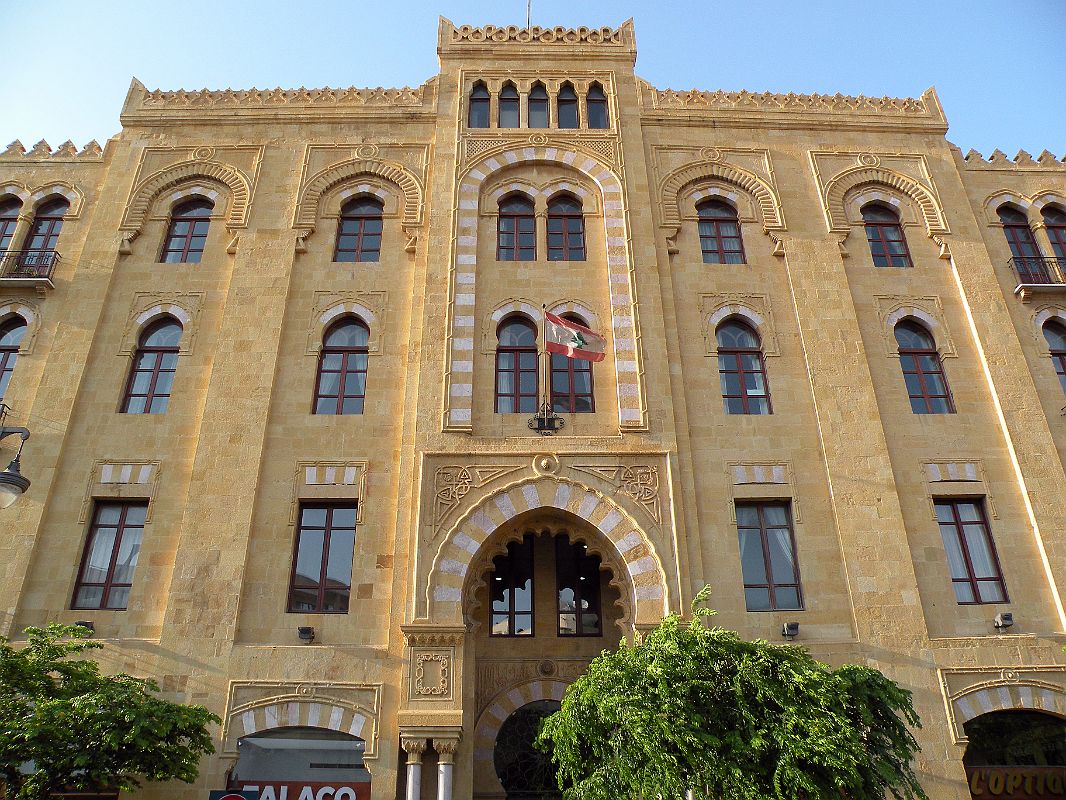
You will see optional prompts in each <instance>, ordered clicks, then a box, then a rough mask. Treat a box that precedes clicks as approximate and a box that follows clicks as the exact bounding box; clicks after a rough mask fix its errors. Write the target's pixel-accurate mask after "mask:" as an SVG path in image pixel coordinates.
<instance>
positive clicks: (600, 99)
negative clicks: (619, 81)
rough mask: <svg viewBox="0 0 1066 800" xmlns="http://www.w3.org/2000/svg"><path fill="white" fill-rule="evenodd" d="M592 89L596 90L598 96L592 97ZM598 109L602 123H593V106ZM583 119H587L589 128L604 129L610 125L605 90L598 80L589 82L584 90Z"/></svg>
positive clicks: (607, 128)
mask: <svg viewBox="0 0 1066 800" xmlns="http://www.w3.org/2000/svg"><path fill="white" fill-rule="evenodd" d="M593 91H598V92H599V96H597V97H593V94H592V93H593ZM594 107H595V108H596V109H598V110H599V111H601V112H602V114H603V125H593V124H592V123H593V121H594V120H595V119H596V116H595V115H594V114H593V108H594ZM585 119H586V120H587V123H588V127H589V130H597V131H605V130H609V129H610V127H611V114H610V111H609V109H608V108H607V92H606V91H604V88H603V86H601V85H600V84H599V83H598V82H593V83H591V84H589V88H588V91H586V92H585Z"/></svg>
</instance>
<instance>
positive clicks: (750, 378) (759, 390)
mask: <svg viewBox="0 0 1066 800" xmlns="http://www.w3.org/2000/svg"><path fill="white" fill-rule="evenodd" d="M744 388H745V390H746V391H747V393H748V394H765V393H766V384H765V383H764V382H763V377H762V374H761V373H758V372H746V373H744Z"/></svg>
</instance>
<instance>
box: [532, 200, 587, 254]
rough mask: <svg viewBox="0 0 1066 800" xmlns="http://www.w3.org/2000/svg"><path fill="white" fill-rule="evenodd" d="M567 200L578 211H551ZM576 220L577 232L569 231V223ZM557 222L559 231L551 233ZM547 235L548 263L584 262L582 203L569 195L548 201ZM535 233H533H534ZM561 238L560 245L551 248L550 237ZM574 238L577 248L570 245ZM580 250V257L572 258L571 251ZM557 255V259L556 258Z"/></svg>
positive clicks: (583, 216)
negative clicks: (559, 227) (576, 207)
mask: <svg viewBox="0 0 1066 800" xmlns="http://www.w3.org/2000/svg"><path fill="white" fill-rule="evenodd" d="M566 200H569V201H571V202H573V203H575V204H576V205H577V206H578V209H579V210H578V211H577V212H573V211H565V212H560V211H556V210H553V206H554V207H555V208H556V209H557V208H558V207H559V204H560V202H562V201H566ZM572 220H577V223H578V230H577V231H572V230H570V228H571V225H570V222H571V221H572ZM555 222H559V223H560V224H561V228H562V229H561V230H558V231H553V230H552V224H553V223H555ZM546 228H547V234H548V242H547V244H548V260H549V261H585V260H586V259H587V257H588V248H587V247H586V241H585V213H584V205H583V204H582V202H581V201H580V200H579V199H578V198H576V197H574V196H572V195H570V194H563V195H557V196H555V197H553V198H552V199H551V200H549V201H548V215H547V225H546ZM534 233H535V232H534ZM553 236H556V237H561V240H562V244H561V245H560V246H557V247H553V246H552V237H553ZM572 238H576V239H577V241H578V245H577V246H573V245H571V243H570V242H571V239H572ZM576 250H580V253H581V254H580V256H579V257H577V258H574V257H572V251H576ZM556 255H558V257H556Z"/></svg>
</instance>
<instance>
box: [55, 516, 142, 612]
mask: <svg viewBox="0 0 1066 800" xmlns="http://www.w3.org/2000/svg"><path fill="white" fill-rule="evenodd" d="M113 507H118V509H119V517H118V521H117V523H116V524H115V525H103V524H101V522H100V517H101V514H102V512H103V511H104V510H105V509H108V508H113ZM133 508H137V509H140V510H142V511H143V512H144V514H143V516H141V520H142V521H139V522H133V523H131V522H130V521H129V512H130V510H131V509H133ZM147 512H148V501H146V500H123V501H102V500H101V501H97V503H96V507H95V508H94V509H93V518H92V523H91V524H90V526H89V534H88V536H86V538H85V544H84V546H83V547H82V556H81V564H80V566H79V567H78V579H77V581H76V582H75V584H74V596H73V597H72V598H71V603H70V607H71V608H74V609H92V610H97V611H125V610H126V608H127V606H128V605H129V601H128V598H127V602H126V604H125V605H122V606H115V607H111V606H109V600H110V599H111V593H112V592H113V591H114V590H115V589H119V590H123V589H125V590H130V589H132V588H133V575H132V573H133V572H134V571H135V570H136V569H137V562H138V560H139V559H140V548H141V543H142V542H143V540H144V527H145V525H146V524H147V523H146V522H145V521H143V520H145V518H146V517H147ZM104 528H107V529H110V528H114V529H115V540H114V542H112V544H111V556H110V559H109V561H108V567H107V571H106V573H105V575H104V580H103V581H86V580H85V570H86V567H87V566H88V562H89V557H90V555H91V554H92V550H93V545H94V544H95V540H96V537H97V536H98V535H99V533H100V530H101V529H104ZM131 531H136V532H137V533H136V534H133V533H130V532H131ZM127 534H129V535H137V536H138V537H139V538H138V539H137V545H136V547H137V555H136V556H135V557H134V558H133V563H132V564H131V566H130V572H131V574H130V580H129V582H128V583H127V582H123V581H116V580H114V576H115V568H116V567H117V566H118V556H119V553H120V552H121V550H122V545H123V543H124V541H126V537H127ZM84 588H94V589H95V588H99V589H100V590H101V592H100V602H99V604H97V605H88V604H79V603H78V596H79V595H80V594H81V590H82V589H84Z"/></svg>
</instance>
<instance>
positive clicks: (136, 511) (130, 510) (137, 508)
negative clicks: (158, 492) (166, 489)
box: [126, 505, 148, 528]
mask: <svg viewBox="0 0 1066 800" xmlns="http://www.w3.org/2000/svg"><path fill="white" fill-rule="evenodd" d="M147 515H148V506H146V505H129V506H126V527H127V528H129V527H136V526H138V525H143V524H144V520H145V517H146V516H147Z"/></svg>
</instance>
